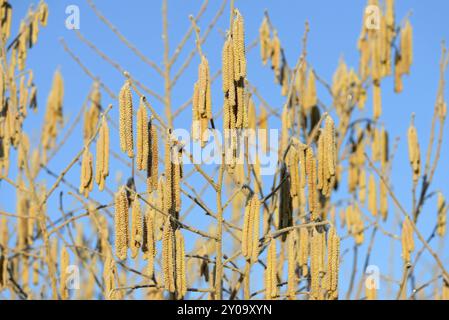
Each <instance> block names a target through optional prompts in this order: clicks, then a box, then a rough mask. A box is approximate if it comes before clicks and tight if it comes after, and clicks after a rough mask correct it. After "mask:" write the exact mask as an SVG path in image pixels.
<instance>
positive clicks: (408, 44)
mask: <svg viewBox="0 0 449 320" xmlns="http://www.w3.org/2000/svg"><path fill="white" fill-rule="evenodd" d="M400 45H401V59H402V71H403V72H404V73H406V74H410V67H411V65H412V62H413V29H412V25H411V24H410V21H409V20H408V19H407V21H406V22H405V25H404V28H403V29H402V32H401V44H400Z"/></svg>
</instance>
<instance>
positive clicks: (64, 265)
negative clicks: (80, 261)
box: [59, 246, 70, 300]
mask: <svg viewBox="0 0 449 320" xmlns="http://www.w3.org/2000/svg"><path fill="white" fill-rule="evenodd" d="M60 261H61V267H60V271H59V272H60V274H61V280H60V285H61V289H60V292H61V299H62V300H67V299H68V298H69V290H68V288H67V274H68V270H67V269H68V266H69V264H70V261H69V253H68V252H67V249H66V247H65V246H63V247H62V249H61V255H60Z"/></svg>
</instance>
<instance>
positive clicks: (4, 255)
mask: <svg viewBox="0 0 449 320" xmlns="http://www.w3.org/2000/svg"><path fill="white" fill-rule="evenodd" d="M8 241H9V232H8V219H7V217H6V216H2V217H1V218H0V245H1V246H2V250H1V253H0V290H1V289H3V288H5V287H7V286H8V282H9V274H8V262H9V261H8V251H9V250H8Z"/></svg>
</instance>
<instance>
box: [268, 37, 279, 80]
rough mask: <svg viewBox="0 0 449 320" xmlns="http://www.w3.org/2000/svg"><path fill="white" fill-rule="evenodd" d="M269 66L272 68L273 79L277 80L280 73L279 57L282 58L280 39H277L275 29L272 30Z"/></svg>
mask: <svg viewBox="0 0 449 320" xmlns="http://www.w3.org/2000/svg"><path fill="white" fill-rule="evenodd" d="M270 47H271V56H270V58H271V68H272V69H273V70H274V74H275V81H276V83H278V82H279V78H280V75H281V59H282V48H281V41H280V39H279V36H278V33H277V30H274V32H273V39H272V40H271V44H270Z"/></svg>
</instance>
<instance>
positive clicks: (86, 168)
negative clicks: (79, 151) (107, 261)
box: [79, 147, 94, 197]
mask: <svg viewBox="0 0 449 320" xmlns="http://www.w3.org/2000/svg"><path fill="white" fill-rule="evenodd" d="M92 162H93V160H92V153H90V151H89V149H88V148H87V147H86V148H85V149H84V152H83V158H82V161H81V177H80V187H79V192H80V193H81V194H83V195H84V196H85V197H88V196H89V192H90V191H92V189H93V186H94V176H93V168H92Z"/></svg>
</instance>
